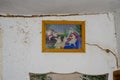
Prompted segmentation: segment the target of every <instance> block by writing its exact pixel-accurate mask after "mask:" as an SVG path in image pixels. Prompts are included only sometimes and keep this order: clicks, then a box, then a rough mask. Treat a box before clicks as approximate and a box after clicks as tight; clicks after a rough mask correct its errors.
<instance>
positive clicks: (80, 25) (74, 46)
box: [42, 20, 85, 53]
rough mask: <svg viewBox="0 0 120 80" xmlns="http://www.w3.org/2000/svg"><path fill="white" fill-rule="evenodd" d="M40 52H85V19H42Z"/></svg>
mask: <svg viewBox="0 0 120 80" xmlns="http://www.w3.org/2000/svg"><path fill="white" fill-rule="evenodd" d="M42 52H79V53H84V52H85V21H60V20H43V21H42Z"/></svg>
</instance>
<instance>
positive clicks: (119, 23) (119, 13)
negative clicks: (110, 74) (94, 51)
mask: <svg viewBox="0 0 120 80" xmlns="http://www.w3.org/2000/svg"><path fill="white" fill-rule="evenodd" d="M113 14H114V20H115V21H114V22H115V30H116V33H115V34H116V39H117V49H118V53H119V66H120V31H119V30H120V9H117V10H116V11H114V13H113Z"/></svg>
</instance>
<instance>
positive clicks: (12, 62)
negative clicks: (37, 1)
mask: <svg viewBox="0 0 120 80" xmlns="http://www.w3.org/2000/svg"><path fill="white" fill-rule="evenodd" d="M42 20H77V21H78V20H85V21H86V42H87V43H95V44H99V45H100V46H102V47H104V48H109V49H111V50H113V51H115V52H116V38H115V35H114V34H115V28H114V18H113V15H112V14H98V15H81V16H66V17H38V18H2V17H1V18H0V26H2V29H3V49H2V52H3V73H2V74H3V76H2V78H3V80H29V75H28V73H29V72H38V73H46V72H51V71H52V72H58V73H70V72H74V71H78V72H81V73H88V74H103V73H109V75H110V76H109V80H112V70H113V69H114V68H115V59H114V57H113V56H112V55H111V54H105V53H104V51H101V50H100V49H99V48H97V47H94V46H89V45H86V53H85V54H79V53H74V54H72V53H70V54H64V53H59V54H47V53H46V54H43V53H42V52H41V48H42V47H41V45H42V42H41V35H42V34H41V31H42V27H41V25H42Z"/></svg>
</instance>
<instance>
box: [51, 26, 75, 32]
mask: <svg viewBox="0 0 120 80" xmlns="http://www.w3.org/2000/svg"><path fill="white" fill-rule="evenodd" d="M70 28H72V29H73V30H75V25H72V24H71V25H69V24H65V25H64V24H52V25H50V29H53V30H55V31H56V32H64V30H65V29H66V31H67V32H68V30H69V29H70Z"/></svg>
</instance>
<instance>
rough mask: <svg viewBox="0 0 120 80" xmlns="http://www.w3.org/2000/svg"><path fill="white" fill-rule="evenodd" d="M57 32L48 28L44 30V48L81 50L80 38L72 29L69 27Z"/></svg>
mask: <svg viewBox="0 0 120 80" xmlns="http://www.w3.org/2000/svg"><path fill="white" fill-rule="evenodd" d="M67 29H68V30H67V32H66V29H65V30H63V32H60V31H59V32H58V31H56V30H55V29H51V28H49V29H48V30H46V47H47V48H52V49H79V48H81V36H80V33H79V32H77V31H76V30H75V29H74V28H72V27H69V28H67Z"/></svg>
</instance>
